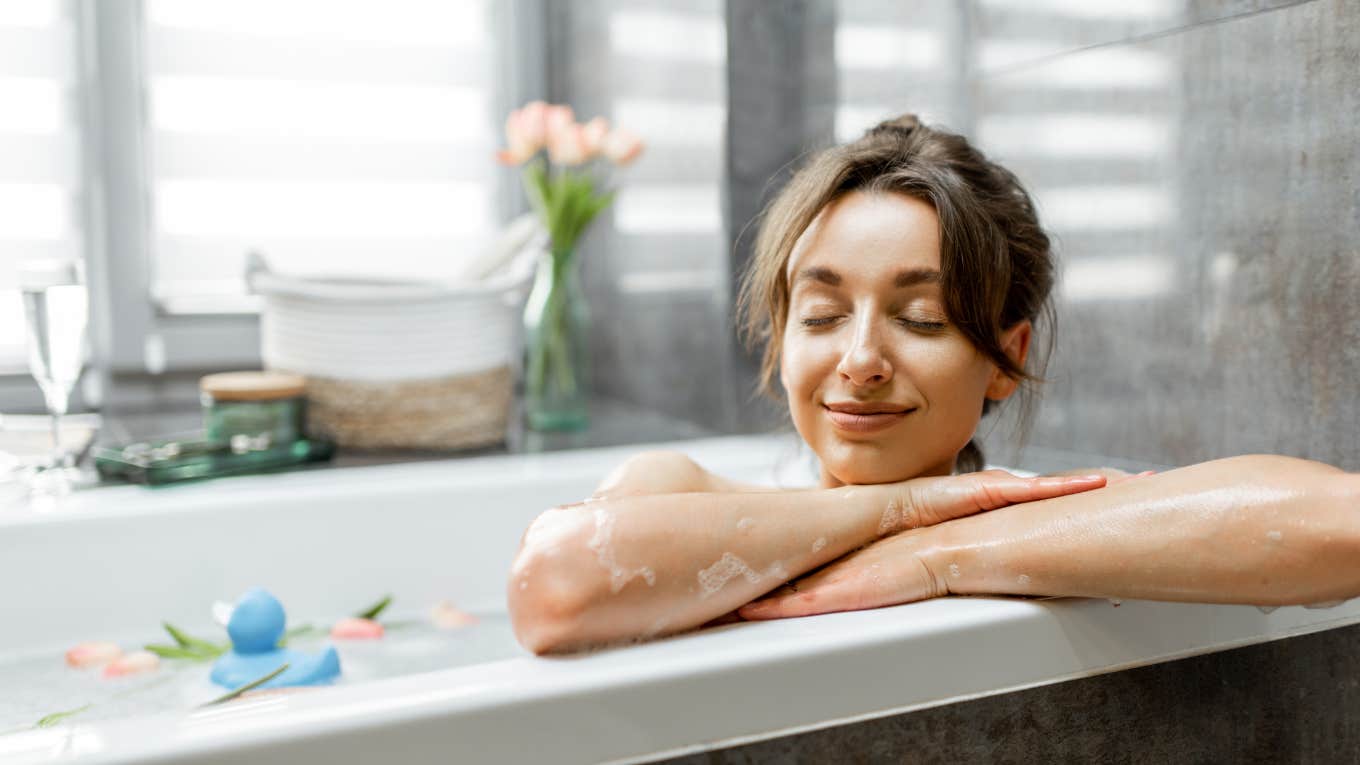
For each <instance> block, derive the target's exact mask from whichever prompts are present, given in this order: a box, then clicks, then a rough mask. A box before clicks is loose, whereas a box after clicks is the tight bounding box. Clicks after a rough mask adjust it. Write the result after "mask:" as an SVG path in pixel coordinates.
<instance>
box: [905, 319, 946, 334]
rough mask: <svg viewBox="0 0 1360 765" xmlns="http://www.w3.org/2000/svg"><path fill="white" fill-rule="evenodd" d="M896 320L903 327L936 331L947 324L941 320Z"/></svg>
mask: <svg viewBox="0 0 1360 765" xmlns="http://www.w3.org/2000/svg"><path fill="white" fill-rule="evenodd" d="M897 321H898V322H900V323H901V324H902V325H903V326H905V327H911V328H912V329H924V330H928V331H932V332H938V331H940V330H942V329H944V328H945V327H947V326H948V325H947V324H946V323H945V322H942V321H913V320H911V319H898V320H897Z"/></svg>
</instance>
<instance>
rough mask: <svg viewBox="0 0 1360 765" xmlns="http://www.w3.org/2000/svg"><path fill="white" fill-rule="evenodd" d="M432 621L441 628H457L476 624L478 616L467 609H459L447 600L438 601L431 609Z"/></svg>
mask: <svg viewBox="0 0 1360 765" xmlns="http://www.w3.org/2000/svg"><path fill="white" fill-rule="evenodd" d="M430 621H431V622H432V623H433V624H434V626H436V627H438V628H439V629H441V630H456V629H458V628H460V627H466V626H468V625H469V624H476V623H477V617H476V616H474V615H472V614H469V613H467V612H466V611H459V610H458V609H457V608H454V607H453V604H452V603H450V602H448V601H447V600H445V601H440V602H439V603H436V604H435V606H434V608H431V609H430Z"/></svg>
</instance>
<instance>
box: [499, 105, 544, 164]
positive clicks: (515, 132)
mask: <svg viewBox="0 0 1360 765" xmlns="http://www.w3.org/2000/svg"><path fill="white" fill-rule="evenodd" d="M547 110H548V105H547V104H545V103H543V102H542V101H531V102H529V103H527V104H525V105H524V108H523V109H516V110H514V111H512V112H510V114H509V116H507V117H506V118H505V142H506V145H507V146H508V147H509V148H507V149H503V150H501V151H500V152H498V153H497V154H496V159H497V160H499V161H500V162H501V164H504V165H521V164H524V162H525V161H527V160H528V159H529V158H530V157H532V156H534V155H535V154H537V153H538V151H539V150H540V149H542V148H543V143H544V140H545V137H546V135H547V124H546V115H547Z"/></svg>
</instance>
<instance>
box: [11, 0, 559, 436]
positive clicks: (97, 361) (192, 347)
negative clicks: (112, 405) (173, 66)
mask: <svg viewBox="0 0 1360 765" xmlns="http://www.w3.org/2000/svg"><path fill="white" fill-rule="evenodd" d="M67 2H69V3H71V6H70V12H71V13H72V14H73V22H74V25H75V36H76V41H77V44H76V48H77V50H76V56H77V62H76V63H77V66H78V72H79V74H78V77H77V84H76V91H77V92H76V93H74V94H73V98H74V100H75V101H76V103H77V109H78V123H79V124H78V127H77V130H78V131H79V133H80V146H81V152H82V155H81V158H80V163H81V176H82V177H81V180H82V192H81V194H80V198H79V200H78V201H77V205H78V207H79V210H78V212H79V215H80V218H81V222H82V223H83V224H84V228H83V232H82V237H83V244H84V246H85V262H86V269H87V281H88V285H89V289H90V304H91V305H90V328H89V342H90V351H91V353H90V356H91V361H90V368H89V370H88V371H87V373H86V376H87V377H94V378H97V383H101V384H100V385H95V386H94V392H93V395H90V396H87V397H86V398H89V399H95V400H92V401H90V402H88V403H91V404H94V405H96V406H97V405H98V401H97V399H98V398H100V396H99V395H98V390H100V389H101V388H102V389H107V387H108V385H107V384H108V382H109V381H110V379H111V376H112V375H113V374H114V373H119V374H128V373H132V374H139V373H140V374H150V375H159V374H162V373H166V372H175V371H186V370H203V369H222V368H229V367H248V368H249V367H258V366H260V363H261V360H260V335H259V311H258V308H257V307H256V306H255V305H254V304H253V303H254V301H250V300H249V299H247V300H242V301H241V303H240V306H239V307H237V306H232V305H230V304H224V303H223V301H222V300H220V299H216V300H212V301H204V302H203V304H202V307H201V308H199V307H196V306H195V305H194V301H192V300H184V299H176V300H175V301H174V302H175V303H176V310H174V311H171V310H168V308H167V306H166V304H165V301H163V300H161V299H159V298H158V297H157V296H156V295H155V294H154V291H153V283H154V279H153V278H152V276H153V271H154V268H155V264H154V259H153V254H152V251H151V246H152V245H151V240H152V230H151V226H152V221H151V195H152V193H153V188H152V183H153V182H152V177H153V175H152V169H151V164H150V163H151V160H150V151H149V146H148V145H147V133H146V120H147V118H148V99H147V74H148V73H147V69H146V57H145V52H146V42H145V34H144V32H145V13H144V6H143V2H142V0H67ZM486 2H487V8H488V11H489V12H490V14H491V29H492V34H493V35H494V36H495V37H496V38H497V39H498V40H499V41H500V44H498V45H496V53H495V61H496V66H497V69H498V77H497V84H496V86H494V87H493V89H492V94H491V107H492V110H493V114H497V115H499V114H505V113H507V112H508V111H509V110H510V109H512V108H515V107H516V106H518V105H520V104H522V103H523V102H525V101H527V100H530V99H532V98H544V97H545V96H546V91H547V80H548V77H547V71H546V67H547V55H546V48H547V45H548V31H547V27H546V23H545V16H546V13H547V8H546V2H545V0H509V1H508V2H498V1H497V0H486ZM496 184H497V189H496V190H495V191H494V194H493V199H494V202H493V204H494V209H495V212H496V214H497V215H498V216H499V217H500V218H501V219H502V220H508V219H510V218H511V217H512V216H514V215H516V214H518V213H520V212H522V211H523V210H525V209H526V204H525V202H524V201H523V199H522V195H521V194H520V193H519V189H518V176H517V175H516V174H514V172H513V169H512V168H507V169H505V170H503V171H502V172H501V173H499V174H498V175H497V177H496ZM85 387H86V388H89V387H90V386H89V385H87V386H85ZM79 399H80V396H79V391H78V392H77V401H76V402H75V403H76V404H77V405H80V404H81V403H82V402H81V401H80V400H79ZM0 402H3V404H4V408H5V409H9V410H30V409H39V410H41V408H42V399H41V396H40V395H38V392H37V387H36V385H34V384H33V382H32V380H31V379H28V374H27V371H26V370H23V369H14V370H0Z"/></svg>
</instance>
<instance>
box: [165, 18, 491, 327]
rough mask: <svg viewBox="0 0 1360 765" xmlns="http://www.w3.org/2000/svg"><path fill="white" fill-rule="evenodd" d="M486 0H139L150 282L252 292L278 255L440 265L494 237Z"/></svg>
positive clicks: (187, 309) (171, 294) (382, 271)
mask: <svg viewBox="0 0 1360 765" xmlns="http://www.w3.org/2000/svg"><path fill="white" fill-rule="evenodd" d="M495 40H496V36H495V35H494V34H493V23H492V8H491V7H490V6H489V0H457V2H448V1H447V0H381V2H379V1H378V0H290V2H287V3H278V2H272V0H234V1H233V2H231V3H221V2H217V0H147V2H146V3H145V8H144V43H143V44H144V50H145V56H146V96H147V109H146V114H145V118H144V120H145V121H144V124H145V136H146V142H147V146H148V149H149V152H148V155H149V163H150V184H151V189H150V192H151V193H150V196H151V200H152V204H151V222H150V225H151V248H152V289H153V293H154V295H155V297H156V299H157V300H158V301H159V303H160V306H161V308H162V309H163V310H166V311H169V312H171V313H194V312H215V311H219V310H232V309H239V308H242V307H246V306H248V305H249V302H248V301H247V300H246V299H245V283H244V279H243V275H242V274H243V269H244V258H245V255H246V253H247V252H249V251H251V250H259V251H260V252H262V253H264V254H265V256H266V257H267V258H268V259H269V261H270V264H271V265H272V266H273V267H275V268H276V269H278V270H281V271H289V272H294V273H303V274H315V275H340V276H344V275H350V276H353V275H364V274H367V275H377V276H381V277H383V278H389V279H390V278H398V279H399V278H421V277H433V278H438V277H441V276H445V275H447V274H449V273H451V272H452V271H454V270H455V269H456V267H457V264H458V263H459V262H460V260H461V259H463V258H466V257H470V256H471V255H472V254H473V253H474V252H475V251H476V250H477V249H478V248H480V247H482V246H484V245H485V244H486V243H487V242H488V241H489V239H490V238H491V237H492V236H494V233H495V229H496V226H497V214H496V212H497V211H496V200H497V191H496V183H497V178H498V177H499V174H498V172H497V168H496V166H495V163H494V158H493V153H494V151H495V149H496V148H497V146H498V144H499V143H500V141H501V138H500V133H501V122H502V120H501V116H502V115H500V113H499V112H500V109H501V107H500V105H498V104H496V103H495V102H494V99H493V90H494V85H495V77H496V66H495V53H496V50H495V48H496V45H495V42H494V41H495Z"/></svg>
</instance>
